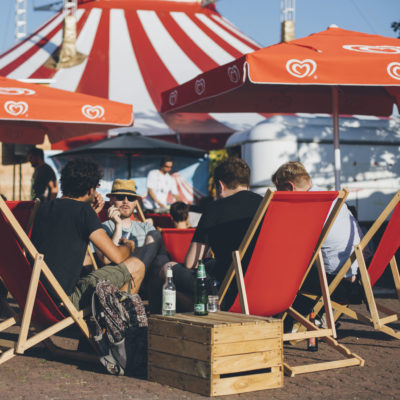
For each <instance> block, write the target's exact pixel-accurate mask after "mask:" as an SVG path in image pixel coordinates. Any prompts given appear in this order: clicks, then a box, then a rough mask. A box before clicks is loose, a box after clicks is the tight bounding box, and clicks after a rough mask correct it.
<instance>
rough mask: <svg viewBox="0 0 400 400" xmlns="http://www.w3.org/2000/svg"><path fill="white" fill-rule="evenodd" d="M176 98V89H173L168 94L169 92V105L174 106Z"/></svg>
mask: <svg viewBox="0 0 400 400" xmlns="http://www.w3.org/2000/svg"><path fill="white" fill-rule="evenodd" d="M177 100H178V91H177V90H173V91H172V92H171V93H170V94H169V98H168V101H169V104H170V105H171V106H174V105H175V104H176V101H177Z"/></svg>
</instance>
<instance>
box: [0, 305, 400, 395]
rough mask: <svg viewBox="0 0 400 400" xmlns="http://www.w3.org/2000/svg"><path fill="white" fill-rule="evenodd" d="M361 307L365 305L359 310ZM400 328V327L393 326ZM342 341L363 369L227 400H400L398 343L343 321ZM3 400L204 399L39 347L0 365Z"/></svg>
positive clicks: (298, 379)
mask: <svg viewBox="0 0 400 400" xmlns="http://www.w3.org/2000/svg"><path fill="white" fill-rule="evenodd" d="M380 302H381V303H382V304H384V305H386V306H388V307H391V308H393V309H394V310H396V311H397V312H399V313H400V302H399V301H398V300H395V299H392V298H384V299H380ZM357 307H358V308H360V309H361V308H362V307H363V306H357ZM393 327H395V328H397V329H400V323H398V324H396V323H395V324H393ZM338 335H339V342H340V343H342V344H344V345H346V346H348V347H349V348H350V350H351V351H353V352H355V353H356V354H358V355H359V356H361V357H362V358H364V359H365V366H364V367H349V368H342V369H336V370H330V371H323V372H316V373H311V374H305V375H298V376H295V377H293V378H288V377H285V379H284V387H283V388H280V389H272V390H267V391H259V392H252V393H246V394H241V395H234V396H224V397H221V398H225V399H228V398H229V399H236V398H238V399H239V398H241V399H273V400H275V399H276V400H292V399H293V400H299V399H301V400H307V399H310V400H311V399H312V400H314V399H324V400H329V399H332V400H333V399H335V400H340V399H346V400H347V399H352V400H357V399H363V400H364V399H374V400H376V399H379V400H380V399H400V393H399V391H400V380H399V371H400V340H398V339H394V338H390V337H389V336H387V335H384V334H382V333H379V332H376V331H373V330H372V328H370V327H367V326H365V325H363V324H359V323H356V322H354V321H350V320H348V319H345V318H343V319H342V320H341V326H340V329H339V331H338ZM57 341H58V343H62V344H63V345H65V346H68V347H70V348H74V347H76V345H77V341H76V340H75V339H71V338H61V337H58V338H57ZM324 347H325V346H324V345H323V344H322V345H321V346H320V350H319V351H318V352H317V353H309V352H307V351H306V350H305V343H304V342H303V343H300V344H298V345H297V346H296V347H293V348H292V347H285V353H284V354H285V357H287V359H288V360H289V361H293V362H297V361H301V360H303V359H304V358H305V357H310V355H311V356H312V357H316V358H320V357H323V356H327V355H328V356H329V352H327V351H326V349H325V348H324ZM0 371H1V372H0V399H13V400H23V399H46V400H50V399H51V400H64V399H65V400H67V399H68V400H69V399H74V400H78V399H82V400H88V399H105V400H106V399H123V400H128V399H197V398H202V397H203V396H199V395H196V394H192V393H190V392H184V391H181V390H178V389H174V388H171V387H168V386H165V385H160V384H158V383H154V382H149V381H146V380H140V379H134V378H130V377H115V376H111V375H107V374H105V373H103V370H102V369H101V367H100V366H99V365H97V364H95V365H93V364H90V365H88V364H84V363H82V362H77V361H73V362H70V361H67V360H66V359H65V358H64V359H63V358H55V357H53V356H52V355H51V354H50V353H49V352H48V351H47V350H46V349H45V348H43V347H42V346H39V347H37V348H35V349H32V350H30V351H28V352H27V353H26V354H25V355H23V356H16V357H14V358H13V359H11V360H9V361H7V362H6V363H4V364H2V365H1V366H0Z"/></svg>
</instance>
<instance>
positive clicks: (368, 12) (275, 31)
mask: <svg viewBox="0 0 400 400" xmlns="http://www.w3.org/2000/svg"><path fill="white" fill-rule="evenodd" d="M52 1H54V0H27V3H28V9H29V10H28V33H30V32H33V31H34V30H35V29H36V28H37V27H38V26H39V25H40V24H42V23H43V22H44V21H46V20H47V19H48V18H49V17H51V15H52V14H53V13H52V12H43V11H33V6H34V5H36V6H40V5H44V4H48V3H51V2H52ZM217 8H218V10H219V11H220V12H221V14H222V15H223V16H225V17H226V18H228V19H229V20H231V21H232V22H233V23H234V24H235V25H237V26H238V27H239V28H240V29H241V30H242V31H243V32H245V33H247V34H248V35H249V36H250V37H252V38H253V39H254V40H256V41H257V42H259V43H260V44H262V45H264V46H267V45H271V44H274V43H277V42H278V41H279V40H280V0H218V1H217ZM14 20H15V0H0V53H2V52H4V51H5V50H7V49H8V48H9V47H11V46H12V45H13V44H14V43H15V38H14V29H15V23H14ZM394 20H400V0H296V37H303V36H307V35H309V34H311V33H314V32H319V31H322V30H324V29H326V28H327V27H328V26H329V25H330V24H336V25H338V26H339V27H341V28H344V29H350V30H358V31H361V32H366V33H373V34H378V35H383V36H390V37H396V34H395V32H394V31H393V30H392V29H391V27H390V25H391V23H392V22H393V21H394Z"/></svg>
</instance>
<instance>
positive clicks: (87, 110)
mask: <svg viewBox="0 0 400 400" xmlns="http://www.w3.org/2000/svg"><path fill="white" fill-rule="evenodd" d="M82 114H83V115H84V116H85V117H86V118H89V119H97V118H101V117H102V116H103V115H104V108H103V107H102V106H91V105H90V104H86V105H85V106H83V107H82Z"/></svg>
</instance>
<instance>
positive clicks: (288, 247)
mask: <svg viewBox="0 0 400 400" xmlns="http://www.w3.org/2000/svg"><path fill="white" fill-rule="evenodd" d="M346 196H347V194H345V193H342V192H275V193H272V192H271V191H267V194H266V195H265V197H264V199H263V201H262V203H261V205H260V207H259V209H258V211H257V213H256V215H255V217H254V219H253V221H252V223H251V225H250V227H249V229H248V231H247V233H246V235H245V237H244V239H243V242H242V244H241V246H240V248H239V250H238V251H236V252H234V253H233V264H232V266H231V268H230V271H229V272H228V274H227V276H226V278H225V280H224V282H223V284H222V286H221V290H220V297H221V300H222V298H223V296H224V295H225V293H226V290H227V288H228V285H229V283H230V281H231V280H232V278H233V275H234V274H235V275H236V279H237V283H238V290H239V295H238V296H237V298H236V300H235V302H234V304H233V306H232V307H231V309H230V311H231V312H243V313H246V314H251V315H259V316H264V317H269V316H274V315H277V314H281V315H284V313H289V314H290V315H291V316H292V317H293V318H295V319H296V320H297V321H299V322H300V323H301V324H303V325H304V326H306V327H307V329H308V330H309V331H308V332H303V333H301V334H297V333H288V334H285V335H284V340H294V339H305V338H308V337H311V336H313V337H315V336H317V337H323V338H324V341H325V342H327V343H328V344H330V345H331V346H332V347H334V348H335V349H336V350H338V351H339V352H340V353H341V354H343V355H345V357H346V359H345V360H340V361H331V362H325V363H314V364H308V365H306V366H296V367H291V366H289V365H288V364H285V368H286V372H287V373H289V374H290V375H295V374H298V373H304V372H312V371H319V370H322V369H331V368H338V367H344V366H350V365H362V363H363V360H362V359H360V358H359V357H358V356H356V355H355V354H352V353H351V352H350V351H349V350H348V349H345V348H344V346H342V345H339V344H338V343H337V341H336V340H334V339H333V336H335V330H334V325H333V321H332V312H331V313H330V327H329V329H324V330H319V329H317V328H316V327H315V326H314V325H313V324H311V323H310V322H309V321H308V320H306V319H305V318H304V317H303V316H301V315H300V314H298V313H297V312H296V311H295V310H293V309H292V308H291V305H292V303H293V301H294V299H295V297H296V295H297V293H298V291H299V288H300V287H301V284H302V282H303V280H304V278H305V276H306V274H307V271H308V270H309V268H310V267H311V265H312V264H313V263H314V261H315V260H317V264H318V267H319V272H320V277H321V289H322V291H323V293H325V297H324V301H325V307H326V308H327V309H328V310H329V309H330V299H329V296H327V295H326V294H327V284H326V275H325V270H324V268H323V261H322V257H321V256H320V248H321V246H322V243H323V241H324V240H325V238H326V235H327V233H328V231H329V229H330V227H331V225H332V223H333V221H334V219H335V218H336V215H337V212H338V211H339V210H340V207H341V205H342V204H343V201H344V198H345V197H346ZM335 200H336V203H335V205H334V206H333V203H334V201H335ZM331 207H332V208H333V210H332V212H331V213H330V209H331ZM327 218H328V219H327ZM260 225H261V226H260ZM258 229H259V234H258V237H257V239H256V243H255V246H254V250H253V252H252V254H251V258H250V261H249V264H248V267H247V270H246V273H245V276H244V278H243V273H242V266H241V259H242V258H243V256H244V254H245V253H246V250H247V248H248V246H249V244H250V242H251V241H252V239H253V238H254V235H255V233H256V232H257V230H258ZM346 352H347V354H345V353H346Z"/></svg>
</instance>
